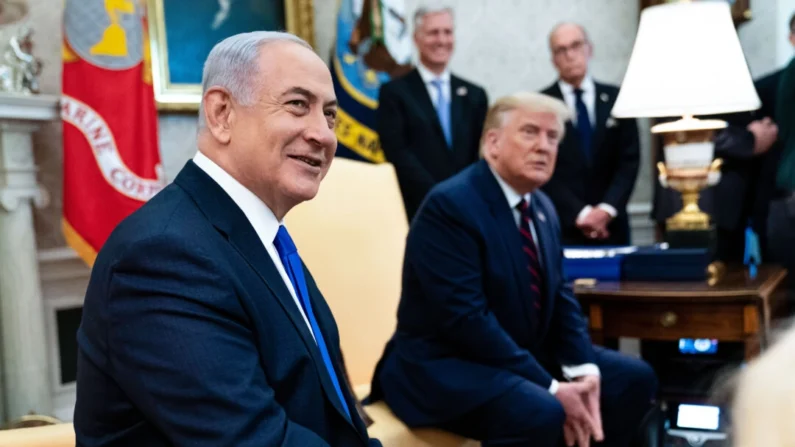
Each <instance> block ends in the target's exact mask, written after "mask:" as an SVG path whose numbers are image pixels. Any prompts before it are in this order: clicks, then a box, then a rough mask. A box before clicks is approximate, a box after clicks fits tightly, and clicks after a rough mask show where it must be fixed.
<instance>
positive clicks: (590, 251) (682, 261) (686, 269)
mask: <svg viewBox="0 0 795 447" xmlns="http://www.w3.org/2000/svg"><path fill="white" fill-rule="evenodd" d="M711 258H712V256H711V254H710V253H709V250H707V249H698V248H669V247H668V245H667V244H664V243H663V244H655V245H652V246H647V247H636V246H622V247H564V249H563V269H564V272H565V275H566V280H567V281H574V280H576V279H580V278H592V279H596V280H600V281H619V280H623V281H698V280H703V279H704V278H705V277H706V269H707V266H708V265H709V263H710V262H712V259H711Z"/></svg>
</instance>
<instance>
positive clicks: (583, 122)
mask: <svg viewBox="0 0 795 447" xmlns="http://www.w3.org/2000/svg"><path fill="white" fill-rule="evenodd" d="M574 107H575V108H576V109H577V133H578V134H580V143H581V144H582V148H581V149H582V153H583V155H585V158H586V159H588V160H590V159H591V137H592V135H593V129H591V118H590V117H589V116H588V108H587V107H585V103H584V102H583V101H582V89H579V88H577V89H574Z"/></svg>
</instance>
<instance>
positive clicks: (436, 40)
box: [376, 8, 488, 222]
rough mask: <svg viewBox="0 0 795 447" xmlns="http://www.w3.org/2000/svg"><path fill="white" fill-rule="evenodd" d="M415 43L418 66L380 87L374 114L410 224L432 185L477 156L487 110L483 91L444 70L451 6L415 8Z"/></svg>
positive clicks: (449, 48) (449, 45)
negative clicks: (375, 113)
mask: <svg viewBox="0 0 795 447" xmlns="http://www.w3.org/2000/svg"><path fill="white" fill-rule="evenodd" d="M414 43H415V44H416V45H417V51H418V52H419V64H418V65H417V68H416V69H414V70H412V71H411V72H409V73H408V74H407V75H405V76H403V77H401V78H398V79H395V80H393V81H390V82H388V83H386V84H384V85H383V86H381V90H380V93H379V97H378V111H377V115H376V116H377V130H378V135H379V138H380V140H381V146H382V147H383V149H384V155H385V156H386V159H387V161H389V162H390V163H392V164H393V165H394V166H395V172H396V173H397V178H398V182H399V183H400V191H401V193H402V195H403V204H404V206H405V208H406V214H407V215H408V219H409V222H411V220H412V219H413V217H414V214H415V213H416V212H417V208H419V206H420V203H422V200H423V199H424V198H425V195H426V194H427V193H428V191H430V189H431V188H432V187H433V186H434V185H435V184H437V183H438V182H440V181H442V180H444V179H446V178H448V177H450V176H452V175H453V174H455V173H457V172H459V171H460V170H462V169H464V168H465V167H467V166H468V165H470V164H472V163H474V162H475V161H476V160H477V159H478V145H479V143H480V133H481V130H482V128H483V120H484V118H485V116H486V109H487V108H488V99H487V98H486V92H485V90H483V89H482V88H480V87H478V86H477V85H475V84H472V83H470V82H467V81H465V80H463V79H461V78H459V77H458V76H455V75H452V74H451V73H450V69H449V68H448V64H449V62H450V57H451V56H452V54H453V45H454V43H455V37H454V35H453V11H452V9H450V8H442V9H426V8H420V9H418V10H417V11H416V13H415V14H414Z"/></svg>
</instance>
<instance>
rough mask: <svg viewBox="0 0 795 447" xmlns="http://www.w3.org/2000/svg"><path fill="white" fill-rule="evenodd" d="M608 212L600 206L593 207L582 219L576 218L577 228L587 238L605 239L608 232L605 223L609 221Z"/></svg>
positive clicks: (608, 234)
mask: <svg viewBox="0 0 795 447" xmlns="http://www.w3.org/2000/svg"><path fill="white" fill-rule="evenodd" d="M611 219H612V218H611V217H610V214H608V213H607V211H605V210H603V209H601V208H594V209H592V210H591V211H590V212H589V213H588V214H586V215H585V216H584V217H583V218H582V219H578V220H577V222H576V224H577V228H579V229H580V231H582V233H583V234H584V235H585V237H587V238H589V239H607V238H608V237H609V236H610V233H609V232H608V231H607V224H609V223H610V220H611Z"/></svg>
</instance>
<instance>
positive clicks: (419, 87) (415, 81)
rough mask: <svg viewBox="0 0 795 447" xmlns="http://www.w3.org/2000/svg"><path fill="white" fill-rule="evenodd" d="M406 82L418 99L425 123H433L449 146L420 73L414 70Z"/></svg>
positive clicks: (437, 132) (443, 141)
mask: <svg viewBox="0 0 795 447" xmlns="http://www.w3.org/2000/svg"><path fill="white" fill-rule="evenodd" d="M406 82H408V85H409V89H410V90H411V93H412V95H413V96H414V97H415V98H417V103H418V104H419V106H420V109H421V110H422V113H423V114H424V115H425V121H426V122H429V123H431V125H432V126H433V128H434V129H435V130H436V134H437V136H438V137H439V138H440V139H441V142H442V144H444V145H447V142H446V141H445V139H444V131H442V125H441V124H440V123H439V116H438V115H437V114H436V107H434V105H433V102H432V101H431V97H430V95H428V88H427V87H426V86H425V82H423V80H422V76H420V72H419V71H417V69H414V71H412V72H411V73H409V74H407V75H406ZM451 116H452V115H451Z"/></svg>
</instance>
